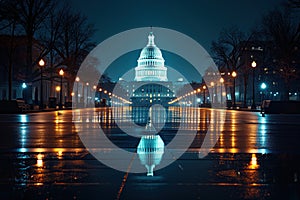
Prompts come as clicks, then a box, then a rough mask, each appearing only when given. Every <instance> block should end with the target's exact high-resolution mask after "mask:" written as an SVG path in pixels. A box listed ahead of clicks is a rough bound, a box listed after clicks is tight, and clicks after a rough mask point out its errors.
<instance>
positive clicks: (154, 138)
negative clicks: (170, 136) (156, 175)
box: [137, 135, 165, 176]
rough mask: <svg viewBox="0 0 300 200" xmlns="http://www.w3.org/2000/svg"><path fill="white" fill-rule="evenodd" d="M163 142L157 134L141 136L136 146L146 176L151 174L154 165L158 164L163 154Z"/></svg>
mask: <svg viewBox="0 0 300 200" xmlns="http://www.w3.org/2000/svg"><path fill="white" fill-rule="evenodd" d="M164 148H165V144H164V142H163V140H162V139H161V137H160V136H159V135H145V136H142V138H141V140H140V143H139V145H138V147H137V154H138V155H139V158H140V161H141V164H142V165H145V167H146V169H147V176H153V170H154V167H155V166H157V165H159V163H160V162H161V159H162V156H163V154H164Z"/></svg>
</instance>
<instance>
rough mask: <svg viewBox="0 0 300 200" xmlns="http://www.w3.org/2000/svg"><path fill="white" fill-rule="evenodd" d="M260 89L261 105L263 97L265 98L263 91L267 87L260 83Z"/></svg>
mask: <svg viewBox="0 0 300 200" xmlns="http://www.w3.org/2000/svg"><path fill="white" fill-rule="evenodd" d="M260 88H261V89H262V92H261V103H263V101H264V96H265V89H266V88H267V85H266V84H265V83H262V84H261V85H260Z"/></svg>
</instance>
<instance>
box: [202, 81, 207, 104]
mask: <svg viewBox="0 0 300 200" xmlns="http://www.w3.org/2000/svg"><path fill="white" fill-rule="evenodd" d="M202 88H203V106H204V107H205V104H206V101H205V90H206V86H205V85H203V87H202Z"/></svg>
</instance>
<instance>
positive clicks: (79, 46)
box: [55, 8, 95, 97]
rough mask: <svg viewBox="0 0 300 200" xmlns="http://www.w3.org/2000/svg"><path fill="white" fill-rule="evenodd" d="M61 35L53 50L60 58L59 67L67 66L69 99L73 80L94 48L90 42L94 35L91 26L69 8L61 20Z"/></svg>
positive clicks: (83, 17)
mask: <svg viewBox="0 0 300 200" xmlns="http://www.w3.org/2000/svg"><path fill="white" fill-rule="evenodd" d="M61 26H62V27H63V29H62V33H61V35H60V37H59V39H58V41H57V43H56V46H55V50H56V52H57V53H58V55H59V57H60V62H59V65H64V66H67V69H66V70H67V74H68V75H67V76H66V78H67V83H68V97H70V93H71V92H70V91H71V85H70V83H72V82H73V81H74V79H75V76H76V73H77V70H78V68H79V67H80V65H81V63H82V61H83V60H84V58H85V57H86V56H87V54H88V52H89V51H90V50H91V49H92V48H93V47H94V46H95V45H94V43H92V42H91V41H90V39H91V37H92V35H93V34H94V33H95V29H94V27H93V25H91V24H89V23H88V21H87V18H86V17H85V16H83V15H82V14H80V13H78V12H77V13H76V12H73V11H72V10H71V8H66V9H64V16H63V17H62V18H61Z"/></svg>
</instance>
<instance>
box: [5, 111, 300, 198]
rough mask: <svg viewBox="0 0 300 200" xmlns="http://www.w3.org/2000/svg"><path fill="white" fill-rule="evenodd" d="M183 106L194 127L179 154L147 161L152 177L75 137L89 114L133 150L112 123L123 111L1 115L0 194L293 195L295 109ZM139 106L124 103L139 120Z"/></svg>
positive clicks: (299, 157) (299, 169) (297, 157)
mask: <svg viewBox="0 0 300 200" xmlns="http://www.w3.org/2000/svg"><path fill="white" fill-rule="evenodd" d="M121 109H125V111H126V109H129V110H130V108H121ZM169 109H170V113H173V114H171V115H170V118H168V119H167V120H166V124H165V125H164V127H163V128H162V130H161V131H160V132H159V135H160V136H161V138H162V140H163V141H164V142H165V143H166V144H167V143H169V142H171V141H172V139H173V138H174V135H175V134H176V130H177V128H178V127H177V126H178V123H177V122H176V112H177V111H176V108H169ZM172 109H173V110H172ZM187 111H188V113H190V116H188V118H189V119H191V120H190V121H187V122H186V123H185V125H184V127H183V128H184V129H185V130H195V131H196V132H197V134H196V137H195V138H194V140H193V142H192V144H191V146H190V147H189V148H188V150H187V151H186V152H185V153H184V154H183V155H182V156H181V157H180V158H179V159H176V160H174V161H173V162H172V164H170V165H169V166H167V167H164V168H162V169H159V170H155V168H154V174H153V176H147V174H146V173H131V172H130V166H128V171H127V172H121V171H117V170H115V169H113V168H110V167H107V166H106V165H104V164H102V163H101V162H100V161H98V160H97V159H96V158H95V157H94V156H93V155H91V154H90V153H89V151H88V150H87V149H86V148H85V146H84V145H83V143H82V141H81V139H80V137H79V134H78V130H77V128H78V127H76V126H75V124H76V123H75V122H77V123H78V122H82V121H89V122H90V123H91V124H96V125H100V126H101V127H102V129H103V130H105V131H104V132H105V134H106V136H107V138H108V139H109V140H110V141H112V142H113V143H114V144H115V145H116V146H118V147H119V148H122V149H125V150H127V151H129V152H136V148H137V145H138V142H139V140H138V139H137V138H135V137H132V136H129V135H127V134H126V133H124V132H122V131H121V130H120V128H119V127H118V126H117V124H116V123H115V120H116V119H119V122H122V120H126V119H127V114H128V113H127V114H124V113H126V112H117V113H118V114H117V115H114V112H113V111H112V108H95V109H82V110H74V111H72V110H61V111H49V112H36V113H28V114H9V115H8V114H1V115H0V130H1V134H0V160H1V168H0V196H1V199H105V200H106V199H107V200H110V199H130V200H131V199H253V200H254V199H300V184H299V178H300V177H299V176H300V145H299V139H300V135H299V133H300V131H299V130H300V116H299V115H283V114H282V115H275V114H273V115H266V116H265V117H262V116H261V114H260V113H259V112H246V111H234V110H215V109H207V108H187ZM72 112H75V114H74V113H73V115H72ZM178 112H179V113H180V112H182V111H178ZM218 112H222V113H223V114H225V118H224V119H225V120H224V122H225V123H224V124H220V127H217V128H218V130H220V133H219V135H218V139H217V142H216V144H215V145H213V148H212V149H211V150H210V152H209V154H208V155H207V156H205V157H203V158H202V157H201V156H199V153H200V152H201V144H203V140H204V138H205V136H206V135H205V134H206V133H207V131H208V130H209V129H210V128H211V127H212V125H213V124H216V123H218V122H217V121H216V120H217V119H213V116H212V115H214V114H213V113H218ZM91 113H92V114H91ZM140 113H143V111H142V112H137V111H135V112H132V110H131V114H132V115H133V116H134V120H136V121H135V122H139V123H138V124H140V125H143V124H145V123H146V122H147V119H148V117H145V116H146V115H145V116H144V115H143V114H140ZM174 113H175V114H174ZM177 114H178V113H177ZM218 126H219V125H218ZM100 143H101V141H100ZM98 150H99V151H108V150H107V149H105V148H103V149H101V148H100V149H98ZM111 159H117V158H111ZM134 159H138V157H135V158H134ZM163 159H164V156H163V157H162V160H163ZM162 162H163V161H162ZM124 163H126V161H125V162H124ZM157 166H159V164H158V165H157ZM142 167H143V166H142Z"/></svg>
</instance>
